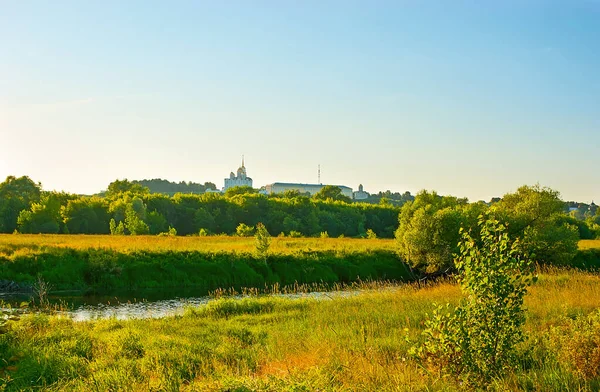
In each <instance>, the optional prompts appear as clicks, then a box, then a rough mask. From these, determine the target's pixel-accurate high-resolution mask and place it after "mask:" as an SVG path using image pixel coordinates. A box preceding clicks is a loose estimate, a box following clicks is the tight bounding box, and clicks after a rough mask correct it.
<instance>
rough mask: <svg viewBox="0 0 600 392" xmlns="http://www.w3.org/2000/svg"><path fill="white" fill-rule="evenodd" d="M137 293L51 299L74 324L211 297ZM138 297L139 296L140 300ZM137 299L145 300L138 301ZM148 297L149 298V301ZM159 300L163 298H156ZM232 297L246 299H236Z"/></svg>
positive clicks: (158, 312) (177, 307)
mask: <svg viewBox="0 0 600 392" xmlns="http://www.w3.org/2000/svg"><path fill="white" fill-rule="evenodd" d="M358 292H359V291H333V292H308V293H298V294H270V295H269V296H273V297H283V298H315V299H322V300H327V299H333V298H334V297H346V296H352V295H356V294H357V293H358ZM145 294H146V295H145V296H144V295H143V294H142V293H137V294H136V296H133V295H132V294H129V295H121V296H110V297H107V296H83V295H77V294H74V293H70V294H68V293H63V294H61V295H57V294H54V295H52V297H51V298H50V301H51V303H52V304H63V305H64V306H66V308H68V309H72V310H66V311H61V312H60V313H61V314H64V315H68V316H70V317H71V318H73V320H75V321H89V320H100V319H107V318H115V319H117V320H129V319H147V318H161V317H167V316H176V315H181V314H183V313H184V312H185V309H186V308H187V307H194V306H202V305H206V303H208V301H210V300H211V297H208V296H198V297H183V298H180V297H173V296H172V297H171V298H170V299H164V297H165V296H166V295H168V294H167V293H165V292H154V293H145ZM138 296H139V297H138ZM137 298H146V299H142V300H138V299H137ZM148 298H149V299H148ZM157 298H160V299H157ZM233 298H238V299H241V298H244V296H241V295H240V296H236V297H233ZM0 299H2V300H3V301H4V302H5V303H6V304H10V305H11V306H13V307H18V304H19V303H20V302H22V301H29V300H31V298H30V297H29V296H27V295H19V296H14V295H13V296H10V297H8V296H5V297H3V298H2V297H0Z"/></svg>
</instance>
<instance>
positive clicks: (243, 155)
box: [242, 154, 244, 167]
mask: <svg viewBox="0 0 600 392" xmlns="http://www.w3.org/2000/svg"><path fill="white" fill-rule="evenodd" d="M242 167H244V154H242Z"/></svg>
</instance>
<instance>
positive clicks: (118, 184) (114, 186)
mask: <svg viewBox="0 0 600 392" xmlns="http://www.w3.org/2000/svg"><path fill="white" fill-rule="evenodd" d="M125 192H130V193H132V194H135V195H143V194H147V193H149V192H150V190H149V189H148V188H147V187H145V186H142V185H140V184H138V183H135V182H131V181H129V180H127V179H124V180H115V181H113V182H111V183H110V184H108V189H107V190H106V196H107V197H115V196H117V195H119V194H120V193H125Z"/></svg>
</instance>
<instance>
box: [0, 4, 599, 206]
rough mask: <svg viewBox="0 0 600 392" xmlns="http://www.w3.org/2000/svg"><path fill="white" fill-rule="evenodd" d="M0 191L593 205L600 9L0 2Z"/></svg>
mask: <svg viewBox="0 0 600 392" xmlns="http://www.w3.org/2000/svg"><path fill="white" fill-rule="evenodd" d="M0 137H1V139H0V177H1V178H2V179H3V178H4V177H5V176H6V175H9V174H14V175H29V176H31V177H32V178H33V179H34V180H36V181H40V182H42V184H43V186H44V188H46V189H57V190H66V191H70V192H76V193H94V192H97V191H99V190H101V189H104V188H105V187H106V185H107V184H108V183H109V182H111V181H112V180H114V179H116V178H129V179H142V178H156V177H161V178H166V179H169V180H175V181H181V180H186V181H195V182H204V181H212V182H215V183H216V184H217V186H219V187H221V186H223V178H224V177H226V176H227V175H228V174H229V172H230V171H232V170H235V169H236V168H237V167H238V166H239V161H240V157H241V155H242V154H245V156H246V166H247V169H248V173H249V175H250V176H251V177H252V178H253V179H254V181H255V186H261V185H264V184H267V183H270V182H274V181H283V182H316V180H317V165H318V164H321V168H322V181H323V182H324V183H335V184H344V185H348V186H351V187H353V188H355V189H356V188H357V186H358V184H359V183H363V184H364V186H365V190H367V191H371V192H375V191H379V190H386V189H390V190H392V191H401V192H403V191H406V190H409V191H411V192H413V193H415V192H417V191H418V190H420V189H423V188H426V189H435V190H437V191H438V192H439V193H442V194H453V195H457V196H466V197H469V199H471V200H478V199H485V200H489V199H490V198H491V197H493V196H500V195H502V194H504V193H506V192H509V191H513V190H515V189H516V188H517V187H518V186H520V185H523V184H535V183H537V182H539V183H540V184H542V185H547V186H550V187H552V188H555V189H558V190H559V191H561V193H562V195H563V197H564V198H565V199H569V200H571V199H575V200H579V201H587V202H589V201H590V200H591V199H596V201H598V200H600V176H599V175H598V172H599V171H598V168H599V167H600V1H598V0H570V1H567V0H565V1H534V0H514V1H475V0H472V1H426V0H421V1H417V0H410V1H409V0H407V1H401V0H396V1H389V2H384V1H299V2H292V1H250V0H247V1H210V2H208V1H207V2H201V1H161V2H158V1H123V0H118V1H107V0H103V1H81V0H74V1H61V0H57V1H52V2H50V1H45V0H44V1H29V0H19V1H9V0H0Z"/></svg>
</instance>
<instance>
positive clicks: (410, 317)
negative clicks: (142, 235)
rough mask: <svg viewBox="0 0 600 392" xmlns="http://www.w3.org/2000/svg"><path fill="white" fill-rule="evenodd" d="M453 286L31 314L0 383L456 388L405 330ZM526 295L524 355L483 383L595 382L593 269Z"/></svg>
mask: <svg viewBox="0 0 600 392" xmlns="http://www.w3.org/2000/svg"><path fill="white" fill-rule="evenodd" d="M459 297H460V290H459V288H458V287H457V286H456V285H455V284H453V283H452V282H450V281H441V282H438V283H432V284H427V285H424V286H421V287H420V288H419V287H418V286H417V285H416V284H410V285H402V286H397V287H391V288H390V287H387V288H386V289H385V290H365V291H363V292H361V293H360V294H358V295H355V296H348V297H343V296H340V297H332V299H331V300H315V299H311V298H299V299H285V298H280V297H256V298H246V299H242V300H235V299H231V298H221V299H216V300H213V301H211V302H210V303H209V304H208V305H207V306H205V307H201V308H194V309H189V310H188V311H187V313H186V314H185V315H184V316H178V317H171V318H165V319H149V320H130V321H117V320H114V319H109V320H99V321H90V322H73V321H71V320H69V319H66V318H64V317H58V316H46V315H30V316H27V317H23V318H22V319H21V320H20V321H16V322H10V323H9V332H8V333H7V334H5V335H2V336H0V356H1V357H2V358H3V359H4V362H3V364H1V365H0V368H2V370H1V371H0V372H1V373H0V374H1V375H0V377H3V381H0V385H3V386H4V387H5V388H6V390H7V391H16V390H28V389H34V388H42V389H44V388H45V389H51V390H55V391H97V390H101V391H107V390H183V391H250V390H252V391H254V390H256V391H316V390H320V391H397V390H430V391H438V390H439V391H442V390H443V391H446V390H460V389H461V386H460V385H459V384H456V383H455V382H454V381H453V380H452V379H446V378H441V377H439V376H438V375H436V374H428V373H426V372H424V371H423V370H422V369H420V368H419V367H418V365H417V364H416V363H415V362H413V361H412V360H411V359H410V357H409V356H408V355H407V351H408V348H409V347H408V346H409V343H407V342H406V340H405V339H404V337H405V336H406V335H407V334H408V336H409V337H411V339H413V340H416V341H419V339H420V333H421V331H422V325H423V321H424V320H425V318H426V314H427V313H428V312H430V311H431V310H432V308H433V305H432V303H433V302H438V303H445V302H450V303H454V304H455V303H457V302H458V300H459ZM525 305H526V307H527V309H528V310H527V312H528V313H527V314H528V317H527V322H526V330H527V332H528V335H529V340H528V341H527V342H526V343H525V344H524V345H523V346H522V347H520V353H521V354H520V355H521V357H522V360H521V366H520V368H519V369H518V371H516V372H515V373H513V374H510V375H509V376H508V377H507V378H505V379H501V380H495V381H494V383H493V385H491V386H490V388H491V389H492V390H502V391H505V390H511V391H513V390H514V391H517V390H538V391H553V390H581V391H593V390H598V388H599V387H600V379H599V377H598V375H597V373H595V372H594V369H597V368H598V366H600V362H593V361H600V360H597V359H596V358H597V357H595V356H594V353H595V351H594V350H597V349H598V344H599V341H598V340H594V339H598V338H599V333H600V332H599V331H597V330H596V328H595V327H596V326H597V325H599V324H598V323H600V313H599V312H598V308H599V307H600V277H599V276H597V275H594V274H591V273H584V272H578V271H575V270H571V271H549V272H544V273H543V274H542V275H541V276H540V279H539V281H538V283H537V284H535V285H534V286H532V287H531V289H530V294H529V295H528V296H527V298H526V303H525ZM569 337H572V339H569ZM580 352H583V353H586V356H584V357H582V356H581V355H577V353H580ZM588 353H589V355H588ZM586 358H591V361H587V362H586V360H585V359H586ZM595 366H596V367H595ZM0 388H1V387H0Z"/></svg>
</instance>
